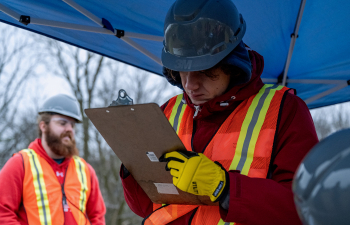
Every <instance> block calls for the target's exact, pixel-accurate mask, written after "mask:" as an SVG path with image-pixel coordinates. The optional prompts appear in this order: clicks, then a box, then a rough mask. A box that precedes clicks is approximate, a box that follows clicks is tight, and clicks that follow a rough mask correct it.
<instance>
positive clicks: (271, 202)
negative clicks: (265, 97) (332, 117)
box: [220, 94, 318, 225]
mask: <svg viewBox="0 0 350 225" xmlns="http://www.w3.org/2000/svg"><path fill="white" fill-rule="evenodd" d="M282 109H283V111H282V114H281V118H280V123H279V127H278V134H277V135H278V136H277V141H276V143H275V148H274V152H273V154H272V156H273V163H272V167H271V168H272V176H271V179H261V178H250V177H247V176H244V175H241V174H239V173H238V172H237V171H230V172H229V175H230V202H229V209H228V211H225V210H223V209H222V208H220V213H221V217H222V218H223V220H224V221H227V222H237V223H244V224H269V225H274V224H276V225H279V224H285V225H288V224H293V225H295V224H301V221H300V219H299V217H298V215H297V212H296V208H295V205H294V201H293V193H292V190H291V185H292V180H293V176H294V173H295V171H296V169H297V167H298V165H299V164H300V162H301V161H302V159H303V158H304V156H305V155H306V154H307V152H308V151H309V150H310V149H311V148H312V147H313V146H314V145H315V144H316V143H317V142H318V138H317V135H316V131H315V126H314V124H313V120H312V117H311V115H310V112H309V109H308V108H307V106H306V104H305V103H304V102H303V101H302V100H301V99H300V98H299V97H296V96H294V95H291V94H288V95H287V96H286V99H285V102H284V105H283V108H282Z"/></svg>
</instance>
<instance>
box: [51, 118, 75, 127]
mask: <svg viewBox="0 0 350 225" xmlns="http://www.w3.org/2000/svg"><path fill="white" fill-rule="evenodd" d="M51 121H53V122H56V123H57V124H59V125H61V126H63V127H66V126H68V125H69V124H70V125H71V126H72V128H74V127H75V121H73V120H68V119H65V118H52V119H51Z"/></svg>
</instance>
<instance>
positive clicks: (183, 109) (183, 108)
mask: <svg viewBox="0 0 350 225" xmlns="http://www.w3.org/2000/svg"><path fill="white" fill-rule="evenodd" d="M185 109H186V104H183V105H182V107H181V112H180V116H179V119H178V125H177V129H176V133H177V134H179V129H180V127H181V121H182V116H183V115H184V112H185Z"/></svg>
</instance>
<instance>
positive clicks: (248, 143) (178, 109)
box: [143, 84, 291, 225]
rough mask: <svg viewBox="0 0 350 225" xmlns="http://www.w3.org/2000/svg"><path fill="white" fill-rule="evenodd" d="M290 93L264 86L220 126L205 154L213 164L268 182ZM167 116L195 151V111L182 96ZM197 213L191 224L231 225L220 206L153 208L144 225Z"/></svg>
mask: <svg viewBox="0 0 350 225" xmlns="http://www.w3.org/2000/svg"><path fill="white" fill-rule="evenodd" d="M290 90H291V89H289V88H287V87H284V86H279V85H272V84H265V85H264V86H263V87H262V88H261V89H260V91H259V92H258V93H257V94H256V95H253V96H251V97H250V98H248V99H246V100H244V101H243V102H242V103H241V104H239V106H238V107H237V108H236V109H235V110H234V111H233V112H232V113H231V114H230V115H229V117H228V118H227V119H226V120H225V122H224V123H223V124H222V125H221V126H220V128H219V130H218V131H217V132H216V134H215V135H214V137H213V138H212V140H211V141H210V142H209V144H208V146H207V147H206V149H205V151H204V152H203V154H204V155H206V156H207V157H208V158H210V159H211V160H212V161H218V162H219V163H221V165H222V166H223V167H224V168H225V169H226V170H227V171H229V170H239V171H240V173H241V174H243V175H246V176H248V177H258V178H266V177H267V173H268V169H269V165H270V160H271V154H272V150H273V143H274V139H275V133H276V129H277V121H278V116H279V113H280V108H281V102H282V100H283V98H284V96H285V94H286V93H287V92H288V91H290ZM164 114H165V116H166V117H167V118H168V120H169V122H170V124H171V125H172V126H173V128H174V129H175V131H176V133H177V134H178V136H179V137H180V139H181V141H182V142H183V143H184V145H185V147H186V149H187V150H188V151H192V147H191V139H192V131H193V115H194V109H192V108H191V107H189V106H187V104H186V102H185V100H184V99H183V95H182V94H181V95H178V96H175V97H173V98H172V99H170V100H169V103H168V105H167V106H166V108H165V110H164ZM194 209H197V210H196V211H195V215H194V216H193V219H192V222H191V224H195V225H229V224H230V225H232V224H234V223H228V222H226V223H225V222H224V221H223V220H222V219H221V217H220V212H219V207H218V206H198V205H174V204H171V205H164V206H162V205H161V204H153V210H154V212H153V213H152V214H151V215H149V216H148V217H147V218H146V219H145V220H144V223H143V224H145V225H161V224H168V223H170V222H171V221H174V220H175V219H177V218H179V217H181V216H183V215H185V214H187V213H189V212H191V211H192V210H194Z"/></svg>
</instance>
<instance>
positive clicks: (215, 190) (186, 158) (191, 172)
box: [159, 151, 228, 202]
mask: <svg viewBox="0 0 350 225" xmlns="http://www.w3.org/2000/svg"><path fill="white" fill-rule="evenodd" d="M159 161H161V162H168V163H167V164H166V166H165V169H166V170H167V171H169V170H170V174H171V175H172V176H173V184H174V185H175V186H176V187H177V188H179V189H180V190H182V191H185V192H188V193H191V194H195V195H207V196H209V197H210V200H211V201H212V202H216V201H218V200H219V199H220V198H221V197H222V196H224V195H225V194H226V192H227V190H226V189H227V188H228V185H227V183H228V175H227V172H226V170H225V169H224V168H223V167H222V166H221V165H220V163H218V162H213V161H211V160H210V159H208V158H207V157H206V156H205V155H203V154H202V153H196V152H193V151H174V152H169V153H165V154H164V155H163V156H162V157H161V158H160V160H159Z"/></svg>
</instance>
